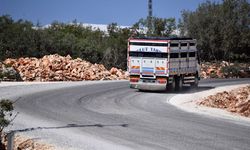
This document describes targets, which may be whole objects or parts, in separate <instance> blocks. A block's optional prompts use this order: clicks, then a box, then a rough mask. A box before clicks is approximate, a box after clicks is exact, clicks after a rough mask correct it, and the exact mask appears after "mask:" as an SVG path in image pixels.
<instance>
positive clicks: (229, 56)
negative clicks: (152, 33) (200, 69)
mask: <svg viewBox="0 0 250 150" xmlns="http://www.w3.org/2000/svg"><path fill="white" fill-rule="evenodd" d="M249 12H250V5H249V1H246V0H224V1H223V2H222V3H217V2H211V1H207V2H205V3H202V4H200V5H199V7H198V8H197V9H196V11H194V12H191V11H185V10H184V11H183V12H182V19H181V20H180V23H179V28H180V32H181V35H182V36H189V37H193V38H196V39H197V41H198V48H199V49H200V50H203V53H202V57H203V60H225V59H226V60H231V61H232V60H239V57H238V56H240V55H242V54H243V53H244V57H240V58H241V60H242V61H247V60H249V58H250V51H249V49H250V18H249V17H250V16H249ZM242 56H243V55H242Z"/></svg>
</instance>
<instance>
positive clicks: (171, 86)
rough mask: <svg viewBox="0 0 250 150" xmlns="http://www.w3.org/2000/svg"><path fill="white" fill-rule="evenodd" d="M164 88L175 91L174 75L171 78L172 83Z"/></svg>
mask: <svg viewBox="0 0 250 150" xmlns="http://www.w3.org/2000/svg"><path fill="white" fill-rule="evenodd" d="M166 89H168V90H170V91H175V90H176V78H175V77H174V78H173V81H172V83H171V84H168V85H167V88H166Z"/></svg>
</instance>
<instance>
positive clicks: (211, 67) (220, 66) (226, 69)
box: [201, 61, 250, 79]
mask: <svg viewBox="0 0 250 150" xmlns="http://www.w3.org/2000/svg"><path fill="white" fill-rule="evenodd" d="M201 77H202V78H204V79H207V78H247V77H250V64H244V63H239V64H235V63H229V62H226V61H221V62H217V63H210V62H205V63H202V64H201Z"/></svg>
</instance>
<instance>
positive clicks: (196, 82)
mask: <svg viewBox="0 0 250 150" xmlns="http://www.w3.org/2000/svg"><path fill="white" fill-rule="evenodd" d="M198 84H199V78H198V74H196V75H195V78H194V83H191V84H190V85H191V88H198Z"/></svg>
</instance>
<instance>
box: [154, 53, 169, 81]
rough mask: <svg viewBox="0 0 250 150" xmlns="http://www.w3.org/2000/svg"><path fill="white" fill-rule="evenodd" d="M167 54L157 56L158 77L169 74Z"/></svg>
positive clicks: (156, 70) (156, 71) (156, 72)
mask: <svg viewBox="0 0 250 150" xmlns="http://www.w3.org/2000/svg"><path fill="white" fill-rule="evenodd" d="M167 58H168V54H167V53H161V54H156V59H155V74H156V75H157V76H162V75H166V73H167Z"/></svg>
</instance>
